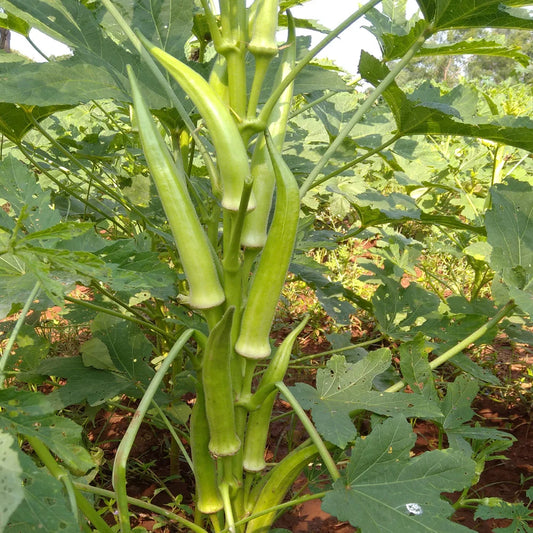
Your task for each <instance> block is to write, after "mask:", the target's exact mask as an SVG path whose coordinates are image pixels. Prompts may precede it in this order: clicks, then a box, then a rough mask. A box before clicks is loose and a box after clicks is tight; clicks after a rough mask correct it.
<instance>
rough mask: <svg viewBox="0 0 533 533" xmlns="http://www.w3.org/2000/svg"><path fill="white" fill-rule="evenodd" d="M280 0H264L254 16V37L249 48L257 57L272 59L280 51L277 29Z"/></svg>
mask: <svg viewBox="0 0 533 533" xmlns="http://www.w3.org/2000/svg"><path fill="white" fill-rule="evenodd" d="M278 4H279V0H263V1H262V2H261V3H260V4H259V7H258V8H257V12H256V13H255V17H254V26H253V30H252V39H251V40H250V42H249V44H248V50H249V51H250V52H251V53H252V54H253V55H254V56H255V58H256V60H257V58H265V59H268V60H270V59H271V58H272V57H274V56H275V55H276V54H277V53H278V45H277V41H276V31H277V29H278Z"/></svg>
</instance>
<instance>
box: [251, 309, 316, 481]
mask: <svg viewBox="0 0 533 533" xmlns="http://www.w3.org/2000/svg"><path fill="white" fill-rule="evenodd" d="M308 320H309V317H306V318H304V320H302V322H301V323H300V324H298V326H297V327H296V328H295V329H294V330H293V331H291V333H289V335H287V336H286V337H285V339H284V340H283V342H282V343H281V344H280V345H279V346H278V348H277V350H276V352H275V353H274V355H273V356H272V360H271V361H270V363H269V365H268V367H267V369H266V372H265V373H264V374H263V378H262V379H261V383H260V384H259V387H258V388H257V391H256V392H255V394H254V396H253V397H252V400H251V403H250V406H249V408H250V409H254V408H255V407H256V406H259V409H257V410H255V411H253V410H252V412H251V413H250V414H249V416H248V423H247V426H246V438H245V441H244V452H243V466H244V468H245V470H248V471H249V472H259V471H261V470H263V469H264V468H265V466H266V463H265V458H264V455H265V446H266V442H267V438H268V434H269V429H270V420H271V416H272V408H273V407H274V401H275V400H276V396H277V393H278V392H277V390H276V387H275V384H276V382H278V381H282V380H283V378H284V377H285V374H286V372H287V368H288V366H289V361H290V357H291V352H292V347H293V345H294V342H295V340H296V338H297V337H298V335H299V334H300V333H301V331H302V330H303V328H304V327H305V325H306V324H307V321H308Z"/></svg>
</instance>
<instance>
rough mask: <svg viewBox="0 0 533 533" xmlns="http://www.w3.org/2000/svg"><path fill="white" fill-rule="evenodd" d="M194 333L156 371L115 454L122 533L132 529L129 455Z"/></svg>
mask: <svg viewBox="0 0 533 533" xmlns="http://www.w3.org/2000/svg"><path fill="white" fill-rule="evenodd" d="M192 334H193V330H192V329H188V330H186V331H185V332H184V333H183V334H182V335H181V336H180V337H179V339H178V340H177V341H176V342H175V343H174V346H172V348H171V350H170V351H169V352H168V355H167V356H166V358H165V359H164V361H163V362H162V363H161V366H160V367H159V370H158V371H157V372H156V373H155V375H154V376H153V378H152V381H151V382H150V385H149V386H148V388H147V389H146V392H145V393H144V394H143V397H142V399H141V401H140V402H139V406H138V407H137V410H136V411H135V414H134V415H133V417H132V420H131V422H130V425H129V426H128V429H127V430H126V433H125V434H124V437H123V438H122V440H121V441H120V445H119V447H118V449H117V453H116V455H115V461H114V464H113V473H112V482H113V488H114V489H115V492H116V495H117V509H118V513H119V521H120V527H121V532H122V533H129V532H130V531H131V526H130V520H129V511H128V494H127V492H126V465H127V462H128V457H129V454H130V451H131V448H132V446H133V443H134V441H135V437H136V436H137V432H138V431H139V428H140V427H141V423H142V421H143V418H144V416H145V415H146V412H147V411H148V408H149V407H150V405H151V403H152V400H153V398H154V395H155V393H156V392H157V390H158V389H159V386H160V385H161V382H162V381H163V378H164V377H165V374H166V373H167V372H168V371H169V369H170V367H171V365H172V362H173V361H174V359H175V358H176V357H177V356H178V355H179V353H180V351H181V350H182V349H183V347H184V346H185V343H186V342H187V341H188V340H189V339H190V337H191V336H192Z"/></svg>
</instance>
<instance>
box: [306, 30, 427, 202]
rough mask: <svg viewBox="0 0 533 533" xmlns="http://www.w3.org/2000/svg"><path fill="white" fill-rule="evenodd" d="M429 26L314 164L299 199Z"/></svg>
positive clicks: (425, 33)
mask: <svg viewBox="0 0 533 533" xmlns="http://www.w3.org/2000/svg"><path fill="white" fill-rule="evenodd" d="M430 28H431V26H430V25H429V24H428V25H427V27H426V31H423V32H422V34H421V35H420V37H419V38H418V39H417V40H416V41H415V42H414V43H413V45H412V46H411V48H409V50H408V51H407V52H406V54H405V55H404V56H403V57H402V59H400V61H398V63H396V64H395V65H394V67H393V68H392V70H391V71H390V72H389V73H388V74H387V75H386V76H385V78H383V80H382V81H381V83H379V85H378V86H377V87H376V88H375V89H374V90H373V91H372V92H371V93H370V95H369V96H368V97H367V99H366V100H365V101H364V102H363V103H362V104H361V105H360V106H359V107H358V108H357V111H356V112H355V113H354V115H353V116H352V118H351V119H350V120H349V121H348V123H347V124H346V125H345V126H344V128H342V130H341V131H340V132H339V134H338V135H337V137H336V138H335V140H334V141H333V142H332V143H331V144H330V146H329V147H328V149H327V150H326V151H325V152H324V155H323V156H322V157H321V158H320V161H319V162H318V163H317V164H316V166H315V168H314V169H313V170H312V171H311V173H310V174H309V176H308V177H307V178H306V180H305V181H304V183H303V184H302V186H301V187H300V197H302V198H303V197H304V196H305V193H306V192H307V191H308V190H309V189H310V188H311V187H313V186H314V184H315V180H316V178H317V177H318V175H319V174H320V172H321V171H322V169H323V168H324V167H325V166H326V164H327V163H328V162H329V160H330V159H331V157H332V155H333V154H334V153H335V152H336V151H337V149H338V148H339V146H340V145H341V144H342V143H343V142H344V139H346V137H347V136H348V135H349V133H350V131H352V129H353V128H354V126H355V125H356V124H357V123H359V121H360V120H361V119H362V118H363V116H364V115H365V113H366V112H367V111H368V110H369V109H370V108H371V107H372V106H373V105H374V102H375V101H376V100H377V99H378V98H379V97H380V96H381V95H382V94H383V93H384V92H385V90H386V89H387V88H388V87H389V85H391V84H392V83H393V82H394V79H395V78H396V76H398V74H400V72H401V71H402V70H403V69H404V68H405V66H406V65H407V64H408V63H409V61H411V59H412V58H413V57H414V55H415V54H416V53H417V52H418V50H419V49H420V47H421V46H422V45H423V44H424V43H425V41H426V39H427V37H428V36H429V34H430Z"/></svg>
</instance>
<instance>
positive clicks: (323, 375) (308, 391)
mask: <svg viewBox="0 0 533 533" xmlns="http://www.w3.org/2000/svg"><path fill="white" fill-rule="evenodd" d="M390 357H391V356H390V352H389V351H388V350H387V349H381V350H376V351H374V352H370V353H369V354H368V355H367V356H366V357H365V358H364V359H362V360H361V361H358V362H357V363H354V364H351V363H346V359H345V358H344V357H343V356H340V355H333V356H332V357H331V359H330V360H329V361H328V362H327V364H326V368H325V369H320V370H318V372H317V377H316V389H314V388H313V387H311V386H310V385H307V384H305V383H297V384H296V385H295V386H294V387H293V388H292V392H293V394H294V395H295V397H296V398H297V400H298V401H299V402H300V403H301V405H302V407H303V408H304V409H310V410H311V415H312V417H313V421H314V423H315V425H316V428H317V430H318V431H319V432H320V434H321V435H322V436H323V437H324V438H325V439H326V440H328V441H329V442H332V443H333V444H335V445H336V446H339V447H340V448H344V447H345V446H346V444H347V443H348V442H349V441H351V440H353V439H354V438H355V436H356V435H357V431H356V429H355V427H354V425H353V422H352V420H351V418H350V414H351V413H352V412H355V411H359V410H368V411H371V412H374V413H378V414H382V415H387V416H390V415H396V414H403V415H404V416H428V417H433V416H439V414H440V410H439V409H438V407H437V406H436V405H435V404H434V403H432V402H428V400H427V399H426V398H423V397H421V396H419V395H416V394H406V393H390V394H389V393H385V392H377V391H371V390H370V388H371V387H372V382H373V380H374V379H375V378H376V376H378V375H379V374H381V373H382V372H385V371H386V370H387V368H388V367H389V366H390Z"/></svg>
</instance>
